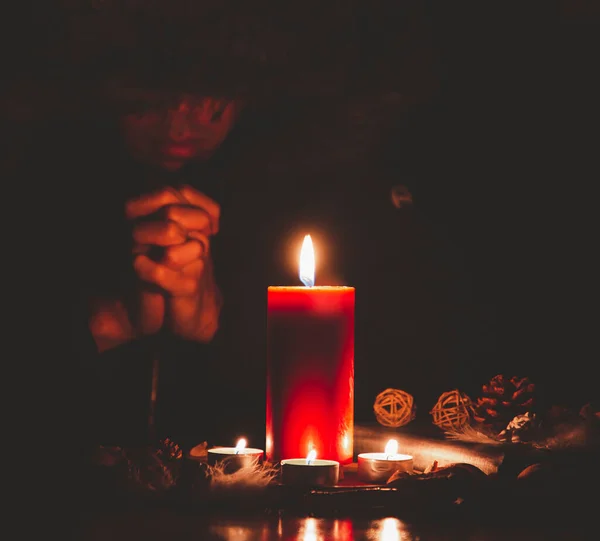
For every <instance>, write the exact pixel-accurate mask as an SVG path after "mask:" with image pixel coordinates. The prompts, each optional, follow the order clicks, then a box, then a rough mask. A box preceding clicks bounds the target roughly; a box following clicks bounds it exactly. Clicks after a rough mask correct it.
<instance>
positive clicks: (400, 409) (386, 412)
mask: <svg viewBox="0 0 600 541" xmlns="http://www.w3.org/2000/svg"><path fill="white" fill-rule="evenodd" d="M373 410H374V411H375V418H376V419H377V422H378V423H379V424H381V425H383V426H392V427H399V426H404V425H405V424H408V423H410V422H411V421H412V420H413V419H414V418H415V411H414V410H415V406H414V399H413V397H412V395H410V394H408V393H407V392H405V391H401V390H399V389H386V390H385V391H381V392H380V393H379V394H378V395H377V397H376V398H375V403H374V404H373Z"/></svg>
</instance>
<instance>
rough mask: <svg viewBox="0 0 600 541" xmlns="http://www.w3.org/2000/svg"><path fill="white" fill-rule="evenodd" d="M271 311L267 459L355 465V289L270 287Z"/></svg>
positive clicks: (269, 322)
mask: <svg viewBox="0 0 600 541" xmlns="http://www.w3.org/2000/svg"><path fill="white" fill-rule="evenodd" d="M267 305H268V315H267V334H268V338H267V343H268V356H267V423H266V425H267V434H266V436H267V438H266V449H265V452H266V456H267V460H268V461H269V462H278V461H280V460H284V459H287V458H304V457H306V455H307V454H308V452H309V451H310V449H312V448H314V449H315V450H316V452H317V458H322V459H326V460H337V461H338V462H340V464H349V463H351V462H352V455H353V442H354V288H353V287H334V286H316V287H284V286H282V287H276V286H272V287H269V288H268V299H267Z"/></svg>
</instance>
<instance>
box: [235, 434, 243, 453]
mask: <svg viewBox="0 0 600 541" xmlns="http://www.w3.org/2000/svg"><path fill="white" fill-rule="evenodd" d="M245 448H246V439H245V438H240V439H239V440H238V442H237V445H236V446H235V454H236V455H237V454H238V453H241V452H242V451H243V450H244V449H245Z"/></svg>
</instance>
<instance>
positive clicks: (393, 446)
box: [384, 440, 398, 456]
mask: <svg viewBox="0 0 600 541" xmlns="http://www.w3.org/2000/svg"><path fill="white" fill-rule="evenodd" d="M384 452H385V454H386V456H391V455H397V454H398V442H397V441H396V440H390V441H388V442H387V444H386V446H385V451H384Z"/></svg>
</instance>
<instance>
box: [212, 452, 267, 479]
mask: <svg viewBox="0 0 600 541" xmlns="http://www.w3.org/2000/svg"><path fill="white" fill-rule="evenodd" d="M262 458H263V451H262V450H260V449H247V450H246V451H245V452H244V453H239V454H235V453H232V452H231V451H229V450H227V449H223V448H215V449H209V450H208V464H209V466H212V467H221V468H223V472H224V473H234V472H236V471H238V470H240V469H242V468H251V467H254V466H257V465H258V464H260V463H261V462H262Z"/></svg>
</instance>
